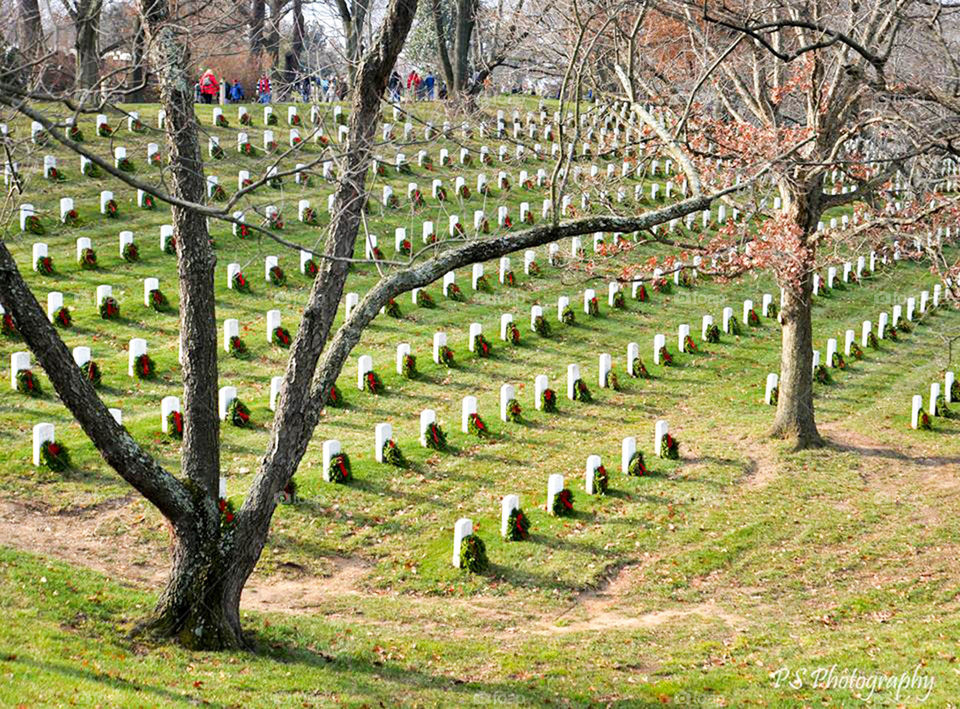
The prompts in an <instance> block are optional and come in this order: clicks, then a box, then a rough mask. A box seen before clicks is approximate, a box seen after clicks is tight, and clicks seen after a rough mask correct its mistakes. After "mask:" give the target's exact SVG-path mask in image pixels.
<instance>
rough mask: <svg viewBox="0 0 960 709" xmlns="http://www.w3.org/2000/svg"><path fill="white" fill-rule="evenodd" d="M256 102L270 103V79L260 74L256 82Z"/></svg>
mask: <svg viewBox="0 0 960 709" xmlns="http://www.w3.org/2000/svg"><path fill="white" fill-rule="evenodd" d="M257 101H259V102H260V103H270V79H268V78H267V75H266V74H261V75H260V80H259V81H257Z"/></svg>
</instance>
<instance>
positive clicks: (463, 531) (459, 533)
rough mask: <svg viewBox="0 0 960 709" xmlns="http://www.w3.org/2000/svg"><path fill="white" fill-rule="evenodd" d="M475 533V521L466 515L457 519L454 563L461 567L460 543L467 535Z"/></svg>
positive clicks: (454, 539) (454, 528)
mask: <svg viewBox="0 0 960 709" xmlns="http://www.w3.org/2000/svg"><path fill="white" fill-rule="evenodd" d="M471 534H473V522H471V521H470V520H469V519H467V518H466V517H462V518H460V519H458V520H457V523H456V524H455V525H454V527H453V565H454V566H456V567H457V568H458V569H459V568H460V545H461V544H462V543H463V540H464V538H465V537H469V536H470V535H471Z"/></svg>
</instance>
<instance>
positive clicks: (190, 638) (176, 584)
mask: <svg viewBox="0 0 960 709" xmlns="http://www.w3.org/2000/svg"><path fill="white" fill-rule="evenodd" d="M211 512H212V513H216V510H211ZM218 518H219V514H216V516H215V517H214V516H211V517H208V523H207V525H205V528H203V529H199V530H196V531H194V532H191V533H181V534H178V535H177V536H176V538H175V541H174V548H173V554H172V556H173V563H172V565H171V569H170V577H169V579H168V581H167V585H166V587H165V588H164V589H163V592H162V593H161V594H160V597H159V598H158V599H157V605H156V607H155V608H154V613H153V616H152V617H151V619H150V621H149V623H148V624H147V629H148V630H149V631H150V632H151V633H153V634H154V635H157V636H159V637H162V638H176V639H177V640H178V641H179V642H180V643H182V644H183V645H184V646H185V647H188V648H191V649H194V650H222V649H227V648H238V647H243V646H244V640H243V633H242V629H241V626H240V599H239V598H233V597H231V596H229V595H228V593H227V589H228V588H230V587H231V583H230V581H231V578H230V575H231V567H230V565H229V563H228V562H227V558H228V555H227V554H225V553H224V551H225V550H224V548H222V547H221V541H220V530H219V528H218V521H219V520H218ZM227 536H229V535H227ZM234 573H235V571H234Z"/></svg>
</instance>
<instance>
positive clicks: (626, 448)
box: [620, 436, 637, 475]
mask: <svg viewBox="0 0 960 709" xmlns="http://www.w3.org/2000/svg"><path fill="white" fill-rule="evenodd" d="M636 452H637V439H636V436H627V437H626V438H624V439H623V441H622V442H621V443H620V472H621V473H623V474H624V475H626V474H627V471H628V470H629V469H630V461H631V460H633V456H634V454H635V453H636Z"/></svg>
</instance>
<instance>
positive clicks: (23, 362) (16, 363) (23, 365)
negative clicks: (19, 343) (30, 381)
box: [10, 352, 30, 391]
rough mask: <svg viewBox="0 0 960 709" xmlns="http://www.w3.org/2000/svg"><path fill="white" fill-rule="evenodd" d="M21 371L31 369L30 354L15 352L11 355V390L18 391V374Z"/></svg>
mask: <svg viewBox="0 0 960 709" xmlns="http://www.w3.org/2000/svg"><path fill="white" fill-rule="evenodd" d="M21 369H30V353H29V352H14V353H13V354H11V355H10V388H11V389H13V390H14V391H16V388H17V372H19V371H20V370H21Z"/></svg>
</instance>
